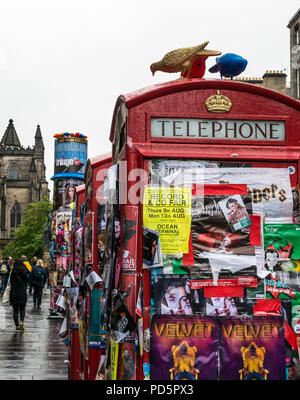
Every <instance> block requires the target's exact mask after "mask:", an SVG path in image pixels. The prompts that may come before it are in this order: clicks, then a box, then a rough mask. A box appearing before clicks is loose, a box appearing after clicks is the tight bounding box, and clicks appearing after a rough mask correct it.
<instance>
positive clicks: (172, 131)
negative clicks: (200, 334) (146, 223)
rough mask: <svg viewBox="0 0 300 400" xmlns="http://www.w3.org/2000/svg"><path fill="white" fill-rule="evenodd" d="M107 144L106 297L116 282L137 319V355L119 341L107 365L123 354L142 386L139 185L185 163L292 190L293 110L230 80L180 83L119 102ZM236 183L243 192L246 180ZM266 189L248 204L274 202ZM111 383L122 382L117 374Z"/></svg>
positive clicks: (298, 134)
mask: <svg viewBox="0 0 300 400" xmlns="http://www.w3.org/2000/svg"><path fill="white" fill-rule="evenodd" d="M110 140H111V142H112V148H113V154H112V162H113V164H118V167H119V185H120V189H119V198H120V203H121V204H120V215H121V223H120V225H121V246H120V247H121V249H122V251H123V255H122V257H123V259H122V269H121V272H120V277H119V280H118V281H117V280H115V281H114V282H113V283H112V287H111V289H114V288H115V289H119V290H121V289H122V285H123V284H124V282H125V283H126V282H131V283H132V285H131V289H132V294H131V296H129V297H131V300H129V297H128V298H126V299H125V303H126V304H127V308H128V309H129V311H130V313H131V315H132V316H133V318H134V320H135V322H136V323H137V322H138V320H139V319H140V318H141V316H142V319H143V321H142V323H143V327H142V331H143V339H142V341H143V352H142V353H139V352H136V351H134V350H133V348H134V340H133V339H132V337H130V338H129V339H128V337H127V338H126V337H125V339H123V340H121V341H120V342H119V348H118V363H117V362H115V364H117V365H118V366H120V365H121V363H122V354H123V350H122V349H123V348H124V347H128V348H129V350H130V352H131V355H132V357H134V358H135V365H136V373H135V374H132V375H131V378H130V379H149V370H150V368H151V357H150V354H151V351H152V349H151V348H150V346H149V341H150V329H151V324H150V320H151V306H152V304H151V296H152V294H151V291H152V290H153V286H152V287H151V273H152V272H151V269H149V268H143V240H142V238H143V204H142V201H141V200H142V199H143V190H144V188H145V185H148V184H150V183H151V182H152V181H151V180H152V179H153V177H154V173H153V171H154V168H153V166H154V165H156V166H158V171H159V172H158V175H159V176H158V178H159V179H165V178H168V177H170V176H171V175H172V174H173V175H174V176H173V178H174V179H176V172H178V167H179V166H180V165H181V166H182V168H183V169H184V168H185V164H184V162H185V161H191V163H190V164H191V165H193V164H192V161H195V162H198V163H199V166H202V164H201V162H202V161H203V162H207V165H210V163H211V164H212V165H211V166H217V167H220V166H222V167H224V166H225V167H226V168H227V167H228V168H236V167H239V168H244V167H245V168H255V169H257V168H261V169H268V168H274V173H275V169H276V170H277V169H280V168H284V169H287V168H288V171H289V174H290V175H289V176H290V182H291V187H292V188H295V187H296V185H297V183H298V176H299V172H300V170H299V168H300V164H299V158H300V102H299V101H297V100H295V99H292V98H290V97H288V96H285V95H283V94H281V93H279V92H275V91H273V90H269V89H265V88H262V87H258V86H255V85H251V84H246V83H241V82H236V81H232V80H231V81H230V80H204V79H180V80H176V81H172V82H167V83H162V84H158V85H154V86H151V87H148V88H144V89H142V90H139V91H136V92H134V93H130V94H127V95H122V96H120V97H119V98H118V99H117V102H116V105H115V109H114V113H113V119H112V125H111V133H110ZM168 161H169V164H168ZM214 163H215V165H214ZM173 178H172V179H173ZM166 181H168V179H166ZM169 182H170V180H169ZM217 183H218V184H220V183H223V184H224V183H228V182H217ZM239 183H241V182H239ZM242 183H243V184H247V180H246V181H244V182H242ZM271 183H272V184H273V186H272V188H271V189H269V188H266V190H265V191H264V192H262V193H258V192H257V193H256V192H255V193H254V192H253V193H252V194H253V196H255V195H256V196H258V197H256V201H260V198H259V196H265V199H267V198H268V197H271V196H272V195H274V196H275V192H276V195H277V194H278V191H279V190H280V187H279V184H278V183H277V182H275V181H274V182H270V184H271ZM139 184H140V185H139ZM137 187H139V188H140V192H138V191H137ZM272 190H273V192H272ZM133 194H134V195H133ZM253 198H254V199H255V197H253ZM297 211H298V210H297ZM128 219H130V220H132V221H134V222H135V223H136V233H135V234H134V236H133V237H131V239H130V240H129V241H128V242H126V244H125V245H124V236H126V228H124V227H125V226H126V225H125V224H124V220H128ZM293 222H298V221H297V220H295V219H294V221H293ZM160 234H161V232H160ZM128 246H129V247H130V248H129V247H128ZM125 250H128V252H129V250H130V259H129V258H128V257H129V256H128V252H127V253H126V255H125V256H124V251H125ZM127 261H128V262H127ZM115 268H117V267H116V266H115ZM141 283H143V308H142V312H141V316H140V315H139V314H136V304H137V301H138V294H139V289H140V287H141ZM161 326H162V325H161ZM170 329H171V328H170ZM140 339H141V338H140ZM108 346H109V343H107V347H108ZM149 364H150V368H149ZM111 368H112V367H111ZM116 368H117V367H116ZM153 371H154V370H153ZM151 374H152V372H151ZM151 374H150V379H151ZM200 374H201V371H200ZM115 376H116V375H115ZM117 376H119V379H122V376H121V377H120V374H119V371H118V374H117ZM123 376H124V375H123ZM269 376H270V375H269ZM156 379H157V378H156ZM237 379H238V378H237Z"/></svg>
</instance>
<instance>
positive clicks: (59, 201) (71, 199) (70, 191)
mask: <svg viewBox="0 0 300 400" xmlns="http://www.w3.org/2000/svg"><path fill="white" fill-rule="evenodd" d="M83 183H84V181H83V180H81V179H73V178H64V179H56V180H55V182H54V186H53V207H54V209H58V208H59V207H67V208H68V207H70V208H74V204H75V201H76V187H77V186H79V185H82V184H83Z"/></svg>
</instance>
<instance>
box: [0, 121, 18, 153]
mask: <svg viewBox="0 0 300 400" xmlns="http://www.w3.org/2000/svg"><path fill="white" fill-rule="evenodd" d="M13 122H14V121H13V120H12V119H10V120H9V124H8V126H7V128H6V131H5V133H4V135H3V137H2V140H1V142H0V147H2V148H8V147H9V148H19V149H20V148H21V147H22V146H21V143H20V140H19V138H18V135H17V132H16V129H15V127H14V123H13Z"/></svg>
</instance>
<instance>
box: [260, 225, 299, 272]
mask: <svg viewBox="0 0 300 400" xmlns="http://www.w3.org/2000/svg"><path fill="white" fill-rule="evenodd" d="M263 229H264V250H265V260H266V264H267V266H266V267H267V268H268V270H271V271H272V270H273V271H275V270H276V269H275V268H276V267H277V263H278V261H279V259H281V260H282V259H290V258H291V259H299V258H300V226H299V224H264V226H263Z"/></svg>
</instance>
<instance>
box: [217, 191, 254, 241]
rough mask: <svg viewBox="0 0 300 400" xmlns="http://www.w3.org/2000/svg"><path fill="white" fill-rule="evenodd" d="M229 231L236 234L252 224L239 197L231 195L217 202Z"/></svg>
mask: <svg viewBox="0 0 300 400" xmlns="http://www.w3.org/2000/svg"><path fill="white" fill-rule="evenodd" d="M219 206H220V207H221V210H222V212H223V214H224V217H225V218H226V221H227V222H228V224H229V227H230V229H231V231H232V232H233V233H234V232H237V231H240V230H241V229H243V228H247V227H248V226H250V225H251V224H252V222H251V219H250V216H249V214H248V211H247V209H246V206H245V203H244V201H243V199H242V198H241V196H240V195H231V196H229V197H227V198H226V199H224V200H221V201H220V202H219Z"/></svg>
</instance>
